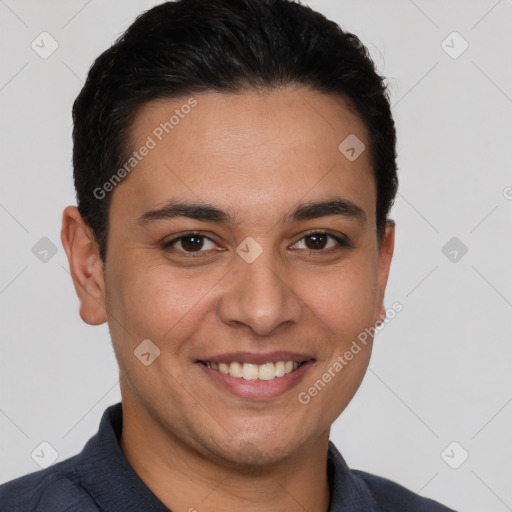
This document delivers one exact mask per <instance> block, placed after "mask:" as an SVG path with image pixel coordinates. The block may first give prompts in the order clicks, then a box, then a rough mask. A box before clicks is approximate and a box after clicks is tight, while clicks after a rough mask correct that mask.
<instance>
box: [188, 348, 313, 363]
mask: <svg viewBox="0 0 512 512" xmlns="http://www.w3.org/2000/svg"><path fill="white" fill-rule="evenodd" d="M311 360H313V358H312V357H311V356H310V355H306V354H301V353H298V352H284V351H277V352H267V353H265V354H263V353H261V352H230V353H227V354H217V355H211V356H206V357H202V358H201V359H198V362H210V363H217V364H218V363H233V362H235V361H236V362H238V363H249V364H265V363H277V362H278V361H297V362H298V363H303V362H305V361H311Z"/></svg>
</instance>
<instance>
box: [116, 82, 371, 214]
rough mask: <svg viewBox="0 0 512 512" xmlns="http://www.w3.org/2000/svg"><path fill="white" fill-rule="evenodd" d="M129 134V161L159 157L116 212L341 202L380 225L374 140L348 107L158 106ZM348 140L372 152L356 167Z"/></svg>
mask: <svg viewBox="0 0 512 512" xmlns="http://www.w3.org/2000/svg"><path fill="white" fill-rule="evenodd" d="M130 134H131V137H130V138H131V147H130V151H136V152H139V153H141V151H139V150H140V149H141V148H143V147H145V146H146V147H148V148H150V149H149V150H147V151H143V152H144V153H145V156H143V157H142V158H140V160H138V161H137V164H136V166H135V167H134V168H133V170H132V171H131V172H130V174H129V176H128V178H126V179H125V180H124V181H123V183H121V185H120V186H118V187H117V189H116V192H115V194H114V197H113V203H118V202H120V201H125V202H126V201H129V202H131V203H132V204H135V205H136V206H137V207H138V206H139V205H140V208H146V209H148V208H152V207H154V206H156V205H158V204H161V203H164V202H166V201H168V200H169V198H170V197H171V196H172V197H181V198H184V199H193V200H194V201H197V200H202V201H205V202H208V203H212V204H221V205H224V206H227V207H229V208H230V209H241V210H245V212H246V213H248V214H251V215H257V214H258V212H262V211H263V210H264V209H266V211H268V212H271V211H272V212H273V213H274V214H277V209H278V205H279V204H281V205H283V207H290V206H292V205H293V204H296V203H297V202H298V201H300V200H304V201H307V200H312V199H315V197H319V196H326V194H329V193H332V194H335V195H340V194H341V195H344V196H346V198H347V199H349V200H352V201H353V202H355V203H356V204H360V205H361V203H364V204H362V207H363V208H364V209H365V211H366V213H367V216H368V217H371V216H372V215H374V203H375V185H374V179H373V173H372V169H371V164H370V156H369V151H368V149H369V142H368V137H367V133H366V130H365V127H364V124H363V123H362V121H361V120H360V118H359V117H358V116H357V115H356V114H355V113H354V112H353V111H352V109H351V108H350V106H349V104H348V103H347V102H346V101H345V100H344V99H343V98H342V97H338V96H332V95H326V94H322V93H319V92H316V91H311V90H309V89H292V88H283V89H280V90H275V91H272V92H266V93H264V94H263V93H258V92H255V91H247V92H243V93H238V94H220V93H214V92H208V93H202V94H198V95H193V96H184V97H182V98H178V99H172V100H158V101H152V102H150V103H147V104H146V105H144V106H143V107H142V108H141V109H140V110H139V112H138V113H137V116H136V117H135V120H134V122H133V124H132V126H131V130H130ZM354 137H356V139H354ZM345 140H348V141H349V142H350V143H351V145H352V146H353V145H354V144H353V142H354V141H356V144H359V146H358V147H356V150H357V151H358V152H359V151H360V150H361V148H362V147H364V146H363V144H364V145H365V146H366V150H364V151H362V153H361V154H360V156H359V157H358V158H356V159H355V160H354V159H350V158H347V153H344V150H345V149H346V148H345V146H346V144H342V143H343V141H345ZM357 141H359V142H357ZM340 144H342V148H341V149H342V150H340ZM349 145H350V144H349ZM348 155H349V156H351V153H349V154H348Z"/></svg>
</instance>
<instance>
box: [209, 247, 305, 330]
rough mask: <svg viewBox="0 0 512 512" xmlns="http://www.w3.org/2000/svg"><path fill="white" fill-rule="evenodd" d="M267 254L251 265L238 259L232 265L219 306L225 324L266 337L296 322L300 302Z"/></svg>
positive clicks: (284, 272)
mask: <svg viewBox="0 0 512 512" xmlns="http://www.w3.org/2000/svg"><path fill="white" fill-rule="evenodd" d="M265 253H267V254H266V255H265ZM270 253H271V251H264V252H263V253H262V255H261V256H260V257H259V258H257V259H256V260H255V261H253V262H252V263H247V262H246V261H244V260H243V259H242V258H238V259H237V260H236V261H235V262H234V264H233V268H232V273H230V275H229V276H227V281H226V282H228V283H229V284H228V287H227V289H225V290H224V293H223V294H222V297H221V300H220V306H219V315H220V317H221V320H222V321H223V322H224V323H225V324H227V325H230V326H240V325H244V326H246V327H247V328H249V329H250V330H251V331H252V332H253V334H256V335H259V336H269V335H271V334H272V333H273V332H274V331H276V330H277V329H278V328H279V327H282V326H283V325H284V324H288V325H291V324H296V323H298V322H299V321H300V319H301V315H302V314H303V302H302V301H301V299H300V297H299V296H298V295H297V294H296V293H295V292H294V290H293V282H289V281H290V279H288V278H287V276H288V274H287V273H286V271H285V270H284V269H283V268H280V267H278V266H277V265H276V262H275V261H273V257H272V255H271V254H270ZM264 255H265V256H264Z"/></svg>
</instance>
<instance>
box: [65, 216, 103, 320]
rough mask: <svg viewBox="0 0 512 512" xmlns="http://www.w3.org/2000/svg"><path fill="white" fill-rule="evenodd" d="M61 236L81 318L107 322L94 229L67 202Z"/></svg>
mask: <svg viewBox="0 0 512 512" xmlns="http://www.w3.org/2000/svg"><path fill="white" fill-rule="evenodd" d="M60 239H61V241H62V245H63V247H64V250H65V251H66V254H67V256H68V261H69V268H70V271H71V277H72V278H73V284H74V285H75V290H76V294H77V295H78V298H79V300H80V316H81V318H82V320H83V321H84V322H85V323H87V324H90V325H100V324H102V323H104V322H106V321H107V315H106V310H105V282H104V279H103V262H102V261H101V259H100V255H99V249H98V244H97V243H96V240H95V238H94V233H93V231H92V229H91V227H90V226H89V225H88V224H87V223H86V222H85V221H84V219H83V218H82V216H81V215H80V212H79V211H78V208H76V206H68V207H67V208H65V210H64V212H63V214H62V230H61V233H60Z"/></svg>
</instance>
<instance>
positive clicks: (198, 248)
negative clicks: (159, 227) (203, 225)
mask: <svg viewBox="0 0 512 512" xmlns="http://www.w3.org/2000/svg"><path fill="white" fill-rule="evenodd" d="M169 248H171V249H172V250H173V251H174V252H177V253H189V254H193V253H198V254H199V253H205V252H207V251H209V250H211V249H216V248H217V245H216V244H215V242H213V241H212V240H210V239H209V238H208V237H207V236H205V235H201V234H200V233H191V234H189V235H182V236H179V237H177V238H174V239H173V240H171V241H170V242H166V243H165V244H163V246H162V249H164V250H167V249H169Z"/></svg>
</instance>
